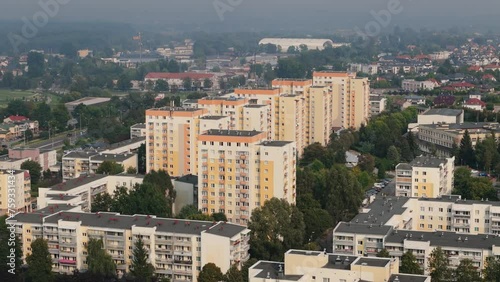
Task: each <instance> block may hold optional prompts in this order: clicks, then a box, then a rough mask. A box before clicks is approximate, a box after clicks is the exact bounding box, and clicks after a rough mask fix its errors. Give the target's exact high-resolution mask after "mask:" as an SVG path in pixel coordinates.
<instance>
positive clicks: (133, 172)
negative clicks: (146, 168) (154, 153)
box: [127, 166, 137, 174]
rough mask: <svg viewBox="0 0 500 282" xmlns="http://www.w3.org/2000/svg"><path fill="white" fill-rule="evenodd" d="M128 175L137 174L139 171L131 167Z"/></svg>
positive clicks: (128, 169)
mask: <svg viewBox="0 0 500 282" xmlns="http://www.w3.org/2000/svg"><path fill="white" fill-rule="evenodd" d="M127 173H128V174H137V169H136V168H135V167H131V166H129V167H128V168H127Z"/></svg>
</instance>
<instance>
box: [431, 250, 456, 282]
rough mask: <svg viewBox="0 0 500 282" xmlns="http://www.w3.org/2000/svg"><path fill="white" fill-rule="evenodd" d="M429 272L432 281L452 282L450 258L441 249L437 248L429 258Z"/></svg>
mask: <svg viewBox="0 0 500 282" xmlns="http://www.w3.org/2000/svg"><path fill="white" fill-rule="evenodd" d="M429 271H430V273H431V278H432V281H436V282H444V281H450V279H451V278H452V271H451V269H450V263H449V261H448V257H447V256H446V254H445V253H444V252H443V249H442V248H441V247H437V248H435V249H434V250H433V251H432V252H431V255H430V257H429Z"/></svg>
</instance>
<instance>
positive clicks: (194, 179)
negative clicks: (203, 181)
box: [175, 174, 198, 185]
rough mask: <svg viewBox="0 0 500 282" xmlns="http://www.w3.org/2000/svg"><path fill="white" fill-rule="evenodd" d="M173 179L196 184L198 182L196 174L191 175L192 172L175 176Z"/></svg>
mask: <svg viewBox="0 0 500 282" xmlns="http://www.w3.org/2000/svg"><path fill="white" fill-rule="evenodd" d="M175 181H178V182H184V183H190V184H193V185H197V184H198V176H197V175H192V174H186V175H184V176H181V177H179V178H177V179H176V180H175Z"/></svg>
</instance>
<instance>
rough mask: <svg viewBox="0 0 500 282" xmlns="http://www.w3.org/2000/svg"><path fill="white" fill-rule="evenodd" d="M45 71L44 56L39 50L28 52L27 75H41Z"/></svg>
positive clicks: (32, 76)
mask: <svg viewBox="0 0 500 282" xmlns="http://www.w3.org/2000/svg"><path fill="white" fill-rule="evenodd" d="M44 71H45V58H44V57H43V54H42V53H40V52H29V53H28V76H29V77H31V78H34V77H41V76H42V75H43V73H44Z"/></svg>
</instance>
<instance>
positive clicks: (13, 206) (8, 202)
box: [0, 169, 31, 216]
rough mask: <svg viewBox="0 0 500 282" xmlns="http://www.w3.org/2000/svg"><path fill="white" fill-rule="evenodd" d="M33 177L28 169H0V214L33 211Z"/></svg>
mask: <svg viewBox="0 0 500 282" xmlns="http://www.w3.org/2000/svg"><path fill="white" fill-rule="evenodd" d="M30 192H31V178H30V173H29V171H27V170H11V169H7V170H4V169H2V170H0V216H3V215H5V214H7V213H14V212H30V211H31V194H30Z"/></svg>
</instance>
